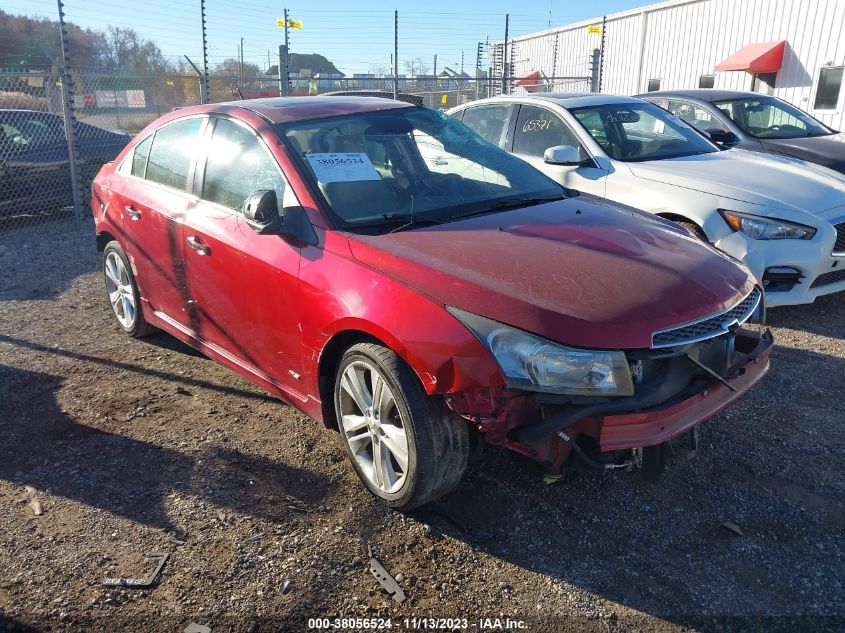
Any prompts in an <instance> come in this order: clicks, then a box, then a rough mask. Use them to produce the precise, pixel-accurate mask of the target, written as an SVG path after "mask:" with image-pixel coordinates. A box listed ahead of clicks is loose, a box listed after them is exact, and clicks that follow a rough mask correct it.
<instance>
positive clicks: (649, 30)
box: [494, 0, 845, 130]
mask: <svg viewBox="0 0 845 633" xmlns="http://www.w3.org/2000/svg"><path fill="white" fill-rule="evenodd" d="M602 23H603V24H604V28H603V30H602V28H601V25H602ZM494 47H495V50H494V57H495V58H498V59H499V60H501V59H502V57H503V56H504V57H505V59H508V60H509V61H510V65H509V69H510V77H511V78H513V79H514V80H515V81H514V82H513V84H515V85H514V86H513V87H512V88H511V89H510V90H511V91H512V92H524V91H526V90H527V91H531V90H542V89H548V88H552V89H557V90H572V89H575V90H578V91H587V90H589V89H590V82H589V81H588V80H581V81H576V80H562V79H561V80H555V79H552V78H562V77H589V76H590V75H591V64H590V59H591V55H592V54H593V51H594V50H596V49H598V50H603V64H602V65H601V68H602V70H601V92H605V93H612V94H621V95H632V94H637V93H641V92H646V91H649V90H671V89H681V88H699V87H702V88H709V87H715V88H723V89H732V90H755V91H760V92H766V93H767V94H773V95H775V96H777V97H780V98H781V99H784V100H786V101H788V102H790V103H792V104H794V105H796V106H798V107H800V108H801V109H803V110H805V111H807V112H810V113H811V114H812V115H813V116H815V117H816V118H817V119H819V120H821V121H822V122H824V123H826V124H827V125H829V126H831V127H833V128H835V129H839V130H841V129H843V128H845V90H843V88H842V84H843V67H845V0H670V1H668V2H661V3H659V4H652V5H649V6H645V7H642V8H639V9H633V10H630V11H623V12H620V13H614V14H612V15H607V16H604V17H602V16H598V17H596V18H593V19H591V20H587V21H584V22H579V23H577V24H570V25H567V26H561V27H557V28H553V29H549V30H546V31H542V32H539V33H533V34H531V35H524V36H520V37H515V38H513V39H511V40H509V41H508V42H507V49H506V50H505V43H504V42H502V41H500V42H496V43H495V44H494ZM538 76H539V77H541V78H542V77H546V78H549V79H548V81H542V80H540V81H539V82H538V81H535V80H532V79H528V80H525V79H523V80H522V81H519V78H526V77H529V78H536V77H538Z"/></svg>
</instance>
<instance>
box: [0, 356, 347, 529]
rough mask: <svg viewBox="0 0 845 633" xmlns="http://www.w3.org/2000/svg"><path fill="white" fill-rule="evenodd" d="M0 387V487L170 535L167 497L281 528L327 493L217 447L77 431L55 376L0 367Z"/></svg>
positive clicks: (323, 481)
mask: <svg viewBox="0 0 845 633" xmlns="http://www.w3.org/2000/svg"><path fill="white" fill-rule="evenodd" d="M0 381H2V382H3V383H5V385H6V389H5V392H6V393H7V394H8V399H7V401H6V402H4V403H3V407H2V416H0V435H2V437H3V448H2V449H0V454H2V459H0V479H4V480H6V481H8V482H10V483H13V484H17V485H20V486H21V487H23V486H26V485H31V486H34V487H36V488H37V489H40V490H44V491H49V495H51V496H60V497H64V498H66V499H70V500H73V501H78V502H80V503H83V504H86V505H88V506H91V507H94V508H99V509H102V510H105V511H107V512H110V513H113V514H115V515H119V516H122V517H125V518H127V519H130V520H132V521H136V522H138V523H142V524H145V525H149V526H152V527H156V528H160V529H164V530H169V531H172V532H174V533H176V534H181V528H180V526H178V525H177V524H176V523H175V522H174V520H173V519H172V518H171V516H170V515H169V514H168V511H167V507H166V497H167V496H168V495H169V494H171V493H173V492H177V493H183V494H186V495H194V496H197V497H200V498H202V499H203V500H205V501H208V502H211V503H214V504H217V505H220V506H223V507H226V508H229V509H231V510H234V511H236V512H242V513H245V514H249V515H253V516H258V517H261V518H264V519H268V520H270V521H274V522H279V523H281V522H283V521H285V520H286V519H287V518H289V517H290V514H291V509H290V508H289V507H288V506H287V505H286V504H289V503H294V504H296V503H301V504H305V505H315V504H319V503H320V501H321V500H322V499H323V497H324V496H325V495H326V494H328V493H329V491H330V485H331V484H330V482H329V479H328V478H326V477H324V476H322V475H320V474H315V473H313V472H311V471H305V470H302V469H299V468H296V467H293V466H291V465H289V464H284V463H281V462H278V461H275V460H269V459H267V458H265V457H262V456H260V455H256V454H251V453H244V452H241V451H238V450H234V449H230V448H227V447H220V446H211V447H208V448H204V449H201V451H200V452H196V451H194V452H193V453H192V454H189V453H187V452H180V451H177V450H173V449H171V448H167V447H165V446H161V445H157V444H153V443H150V442H145V441H141V440H138V439H134V438H132V437H128V436H125V435H121V434H117V433H111V432H107V431H103V430H100V429H97V428H93V427H90V426H87V425H85V424H80V423H79V422H77V421H76V420H74V419H73V418H72V417H71V416H70V415H68V414H67V413H66V412H65V411H63V410H62V409H61V407H60V406H59V405H58V403H57V401H56V392H57V391H58V389H59V388H60V387H61V385H62V378H60V377H59V376H54V375H50V374H46V373H41V372H35V371H29V370H25V369H20V368H16V367H10V366H8V365H0ZM33 385H37V388H34V387H33ZM286 500H287V501H286Z"/></svg>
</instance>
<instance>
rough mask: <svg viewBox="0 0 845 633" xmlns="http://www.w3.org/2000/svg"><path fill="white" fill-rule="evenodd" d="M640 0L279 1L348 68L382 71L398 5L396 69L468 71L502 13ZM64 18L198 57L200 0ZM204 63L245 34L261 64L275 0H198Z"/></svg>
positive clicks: (315, 49)
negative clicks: (421, 64) (421, 66)
mask: <svg viewBox="0 0 845 633" xmlns="http://www.w3.org/2000/svg"><path fill="white" fill-rule="evenodd" d="M644 4H649V3H648V2H645V1H643V0H595V1H593V2H574V1H573V0H552V1H551V2H548V1H544V0H541V1H530V0H529V1H528V2H525V1H523V2H515V1H514V0H483V1H482V0H464V1H463V2H455V1H454V0H452V1H449V0H427V1H426V2H418V1H415V2H404V3H403V2H398V3H384V2H376V1H373V0H356V1H355V2H351V1H349V0H346V1H342V0H322V1H320V2H316V1H314V0H312V1H311V2H303V1H302V0H297V1H294V0H291V2H290V4H288V8H289V14H290V17H291V19H295V20H300V21H301V22H302V23H303V28H302V30H292V31H291V42H290V48H291V52H300V53H321V54H323V55H325V56H326V57H328V58H329V59H330V60H332V61H333V62H334V63H335V65H337V66H338V67H339V68H340V69H341V70H342V71H344V72H346V73H347V74H351V73H353V72H372V71H374V70H387V69H388V67H389V64H390V54H391V53H392V51H393V10H394V9H398V11H399V62H400V66H399V68H400V72H403V71H404V66H405V61H406V60H409V59H412V58H416V57H420V58H422V59H424V60H425V62H426V65H427V66H428V67H429V70H430V69H431V66H433V63H434V55H435V54H436V55H437V57H438V59H437V65H438V69H440V68H442V67H443V66H451V67H458V66H460V63H461V54H462V53H463V57H464V67H465V69H466V70H467V71H468V72H469V73H470V74H472V68H473V66H474V64H475V54H476V53H475V49H476V44H477V42H478V41H484V40H485V39H487V38H489V39H490V40H491V41H492V40H494V39H501V38H502V37H503V34H504V16H505V14H506V13H510V14H511V33H512V34H522V33H530V32H533V31H537V30H541V29H544V28H547V27H548V25H549V21H550V12H551V25H552V26H557V25H562V24H567V23H571V22H577V21H580V20H584V19H587V18H590V17H594V16H598V15H602V14H605V13H613V12H615V11H620V10H624V9H630V8H633V7H637V6H642V5H644ZM65 5H66V6H65V14H66V16H67V19H68V21H71V22H74V23H76V24H79V25H80V26H83V27H91V28H98V29H102V28H105V27H106V26H109V25H115V26H122V27H132V28H134V29H135V30H137V31H138V32H140V33H141V34H143V35H144V36H146V37H148V38H150V39H153V40H155V41H156V42H157V43H158V45H159V46H160V47H161V49H162V50H163V51H164V53H165V54H167V55H168V56H170V57H172V58H174V59H177V58H179V57H181V56H182V55H184V54H187V55H189V56H190V57H191V58H192V59H193V60H194V61H195V62H198V61H199V59H200V57H201V50H202V46H201V39H200V37H201V36H200V28H199V0H187V1H186V0H182V1H174V0H65ZM206 5H207V16H208V44H209V58H210V59H209V63H210V65H212V66H213V65H214V64H215V63H217V62H220V61H222V60H223V59H225V58H226V57H235V56H236V55H237V50H238V46H239V42H240V38H241V37H243V38H244V58H245V59H246V60H247V61H251V62H253V63H256V64H258V65H259V66H260V67H261V68H264V67H265V66H266V65H267V57H268V55H267V54H268V51H269V52H270V58H271V62H273V63H275V60H274V56H275V55H276V50H277V47H278V45H279V44H281V43H282V40H283V35H284V33H283V30H282V29H280V28H277V27H276V26H275V21H276V19H277V18H279V17H281V15H282V11H283V8H284V6H285V3H284V0H282V1H278V0H277V1H276V2H270V1H268V0H250V1H243V0H242V2H240V3H235V2H231V1H226V0H206ZM2 9H3V10H4V11H7V12H11V13H16V14H26V15H39V16H46V17H50V18H54V19H55V17H56V3H55V0H2Z"/></svg>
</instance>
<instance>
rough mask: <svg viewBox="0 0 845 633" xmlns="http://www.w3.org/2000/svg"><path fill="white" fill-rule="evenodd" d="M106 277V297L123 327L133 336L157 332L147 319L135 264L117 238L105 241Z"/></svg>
mask: <svg viewBox="0 0 845 633" xmlns="http://www.w3.org/2000/svg"><path fill="white" fill-rule="evenodd" d="M103 276H104V278H105V281H106V296H107V297H108V300H109V304H110V305H111V309H112V313H113V314H114V316H115V319H117V324H118V325H119V326H120V328H121V329H122V330H123V331H124V332H126V333H127V334H128V335H129V336H131V337H133V338H141V337H144V336H148V335H150V334H152V333H153V332H155V328H154V327H153V326H152V325H150V324H149V323H147V321H146V319H144V313H143V311H142V310H141V293H140V292H138V284H137V283H136V282H135V275H134V274H133V273H132V266H130V264H129V258H128V257H126V253H125V252H124V250H123V248H121V246H120V243H118V241H117V240H112V241H111V242H109V243H108V244H106V247H105V249H104V250H103Z"/></svg>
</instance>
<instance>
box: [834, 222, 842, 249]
mask: <svg viewBox="0 0 845 633" xmlns="http://www.w3.org/2000/svg"><path fill="white" fill-rule="evenodd" d="M833 228H835V229H836V244H834V245H833V252H834V253H845V222H840V223H839V224H834V225H833Z"/></svg>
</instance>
